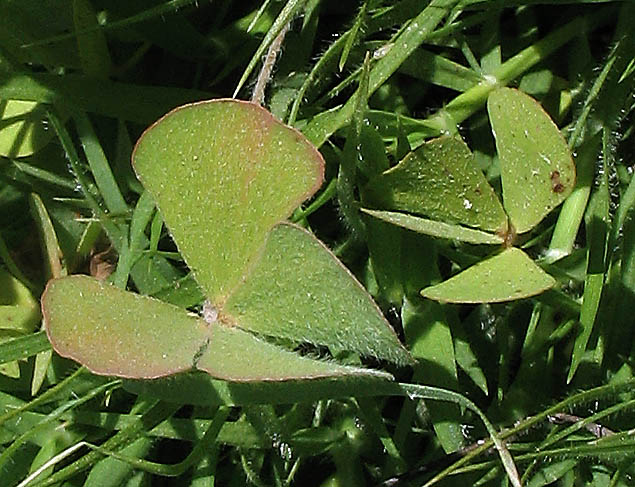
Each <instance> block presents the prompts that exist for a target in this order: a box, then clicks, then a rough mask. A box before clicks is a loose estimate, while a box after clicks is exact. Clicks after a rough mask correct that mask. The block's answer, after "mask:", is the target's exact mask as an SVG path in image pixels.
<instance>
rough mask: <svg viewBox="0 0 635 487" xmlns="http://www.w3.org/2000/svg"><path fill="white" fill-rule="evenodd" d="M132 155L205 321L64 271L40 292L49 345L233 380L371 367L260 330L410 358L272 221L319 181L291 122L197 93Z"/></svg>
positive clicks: (105, 363) (361, 300)
mask: <svg viewBox="0 0 635 487" xmlns="http://www.w3.org/2000/svg"><path fill="white" fill-rule="evenodd" d="M133 163H134V167H135V170H136V172H137V175H138V177H139V179H140V180H141V182H142V183H143V185H144V186H145V188H146V189H147V190H148V191H149V192H150V194H151V195H152V196H153V198H154V199H155V201H156V204H157V207H158V208H159V211H160V212H161V215H162V216H163V218H164V220H165V222H166V224H167V226H168V228H169V230H170V232H171V234H172V237H173V239H174V241H175V242H176V244H177V246H178V247H179V250H180V252H181V254H182V255H183V257H184V259H185V261H186V262H187V264H188V266H189V267H190V269H191V270H192V272H193V274H194V276H195V279H196V280H197V282H198V283H199V285H200V286H201V288H202V290H203V292H204V294H205V295H206V297H207V298H208V301H209V302H208V304H207V305H206V312H205V313H204V315H205V319H202V318H201V317H199V316H197V315H193V314H190V313H187V312H186V311H184V310H182V309H180V308H177V307H174V306H171V305H169V304H166V303H162V302H160V301H157V300H154V299H152V298H148V297H144V296H139V295H136V294H133V293H129V292H126V291H122V290H119V289H117V288H114V287H112V286H110V285H108V284H104V283H101V282H98V281H96V280H94V279H92V278H89V277H77V276H76V277H69V278H62V279H58V280H54V281H51V282H50V283H49V285H48V286H47V290H46V291H45V293H44V295H43V298H42V307H43V311H44V318H45V319H44V321H45V326H46V330H47V333H48V335H49V338H50V340H51V343H52V344H53V346H54V348H55V350H56V351H57V352H58V353H60V354H61V355H63V356H66V357H70V358H73V359H75V360H77V361H78V362H80V363H82V364H83V365H86V366H87V367H88V368H89V369H90V370H92V371H94V372H96V373H99V374H105V375H116V376H121V377H129V378H155V377H162V376H167V375H171V374H174V373H177V372H183V371H187V370H191V369H197V370H202V371H205V372H208V373H209V374H210V375H212V376H213V377H217V378H221V379H227V380H234V381H272V380H273V381H277V380H290V379H308V378H316V377H327V376H331V377H337V376H342V375H347V374H348V375H350V374H354V375H358V374H368V375H382V374H381V373H378V372H376V371H370V370H366V369H360V368H354V367H345V366H341V365H338V364H336V363H333V362H328V361H321V360H316V359H313V358H307V357H303V356H300V355H298V354H296V353H294V352H292V351H288V350H287V349H285V348H283V347H282V346H279V345H277V344H274V343H271V342H269V341H268V340H271V339H283V341H285V343H288V342H289V341H290V342H291V343H293V344H303V343H309V344H313V345H316V346H327V347H329V348H330V349H331V351H332V352H334V353H336V352H339V351H342V350H345V351H350V352H355V353H358V354H360V355H363V356H370V357H374V358H377V359H385V360H389V361H392V362H394V363H398V364H406V363H410V362H411V360H412V359H411V357H410V355H409V354H408V352H407V351H406V350H405V349H404V348H403V346H402V345H401V344H400V342H399V340H398V338H397V336H396V335H395V333H394V332H393V330H392V329H391V328H390V326H389V325H388V323H387V322H386V320H385V319H384V317H383V315H382V314H381V312H380V311H379V309H378V308H377V306H376V305H375V304H374V302H373V301H372V299H371V298H370V296H369V295H368V294H367V293H366V291H365V290H364V289H363V288H362V286H361V285H360V284H359V283H358V282H357V281H356V280H355V279H354V277H353V276H352V275H351V274H350V273H349V272H348V271H347V270H346V269H345V267H344V266H343V265H342V264H341V263H340V262H339V261H338V260H337V259H336V258H335V257H334V256H333V254H332V253H331V252H330V251H329V250H328V249H327V248H326V247H324V246H323V245H322V244H321V243H320V242H319V241H318V240H317V239H316V238H315V237H314V236H312V235H311V234H309V233H308V232H307V231H305V230H303V229H301V228H299V227H297V226H295V225H291V224H288V223H283V222H282V221H283V220H284V219H285V218H286V217H287V216H288V215H289V214H290V213H291V211H292V210H293V209H294V208H295V207H297V206H298V205H299V204H300V203H301V202H302V201H303V200H305V199H306V198H308V197H309V196H311V195H312V194H313V193H314V192H315V191H316V190H317V189H318V188H319V186H320V185H321V183H322V178H323V164H324V163H323V160H322V157H321V155H320V154H319V152H318V151H317V150H316V149H315V148H314V147H313V146H312V145H311V144H310V143H309V142H308V141H307V140H306V139H305V138H304V137H303V136H302V135H301V134H300V133H299V132H297V131H295V130H293V129H291V128H289V127H287V126H285V125H283V124H282V123H280V122H278V121H277V120H275V119H274V118H273V117H272V116H271V114H270V113H269V112H267V111H266V110H264V109H263V108H261V107H260V106H258V105H255V104H252V103H247V102H240V101H237V100H229V99H227V100H214V101H208V102H200V103H195V104H191V105H186V106H184V107H180V108H178V109H176V110H174V111H172V112H170V113H169V114H168V115H166V116H165V117H163V118H162V119H161V120H159V121H158V122H157V123H155V124H154V125H153V126H152V127H150V128H149V129H148V130H147V131H146V132H145V133H144V135H143V136H142V137H141V139H140V140H139V142H138V143H137V146H136V148H135V151H134V154H133ZM68 310H72V311H70V312H69V311H68ZM383 376H386V375H385V374H383Z"/></svg>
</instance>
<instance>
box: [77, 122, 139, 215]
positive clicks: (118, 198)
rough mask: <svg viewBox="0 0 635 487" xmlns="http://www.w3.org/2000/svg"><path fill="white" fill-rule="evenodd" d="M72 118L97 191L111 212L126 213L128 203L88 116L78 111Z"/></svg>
mask: <svg viewBox="0 0 635 487" xmlns="http://www.w3.org/2000/svg"><path fill="white" fill-rule="evenodd" d="M73 118H74V120H75V125H76V126H77V133H78V135H79V139H80V141H81V143H82V147H83V149H84V153H85V154H86V160H87V161H88V165H89V167H90V170H91V172H92V173H93V177H94V178H95V183H96V184H97V187H98V188H99V192H100V194H101V195H102V197H103V198H104V202H105V203H106V207H107V208H108V210H109V211H110V212H111V213H116V214H120V215H124V214H126V213H127V212H128V205H127V204H126V201H125V200H124V197H123V195H122V194H121V190H120V189H119V186H118V185H117V181H116V180H115V176H114V175H113V173H112V169H111V167H110V164H109V162H108V159H107V158H106V154H104V150H103V149H102V147H101V143H100V142H99V139H98V138H97V134H95V131H94V130H93V126H92V124H91V123H90V120H89V118H88V116H87V115H86V114H85V113H81V112H78V113H77V114H75V116H74V117H73Z"/></svg>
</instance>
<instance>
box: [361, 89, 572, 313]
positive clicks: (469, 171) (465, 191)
mask: <svg viewBox="0 0 635 487" xmlns="http://www.w3.org/2000/svg"><path fill="white" fill-rule="evenodd" d="M488 111H489V115H490V123H491V125H492V132H493V133H494V136H495V139H496V147H497V151H498V156H499V159H500V165H501V184H502V188H503V205H501V204H500V202H499V200H498V198H497V197H496V196H495V194H494V191H493V189H492V188H491V186H490V185H489V184H488V183H487V181H486V180H485V177H484V175H483V174H482V172H481V171H480V170H479V169H478V168H477V167H476V164H475V161H474V157H473V155H472V153H471V151H470V150H469V148H468V147H467V146H466V145H465V143H464V142H463V141H461V140H459V139H457V138H453V137H440V138H438V139H435V140H432V141H430V142H428V143H426V144H424V145H422V146H421V147H419V148H418V149H417V150H415V151H414V152H412V153H410V154H409V155H408V156H406V157H405V158H404V160H403V161H401V162H400V163H399V164H398V165H396V166H395V167H394V168H391V169H389V170H387V171H385V172H384V173H383V174H381V175H379V176H378V177H376V178H375V179H374V180H372V181H370V183H369V184H368V186H367V191H366V195H367V199H368V200H369V201H370V202H371V203H372V204H373V206H375V207H378V208H387V209H388V210H398V211H385V210H371V209H363V211H364V212H365V213H367V214H369V215H372V216H374V217H375V218H379V219H381V220H384V221H387V222H389V223H393V224H395V225H399V226H401V227H404V228H407V229H410V230H413V231H416V232H420V233H424V234H427V235H431V236H434V237H442V238H449V239H454V240H460V241H464V242H468V243H473V244H496V243H499V244H500V243H504V244H505V245H506V246H509V245H511V243H513V240H514V238H515V236H516V233H525V232H528V231H529V230H531V229H533V228H534V227H535V226H536V225H538V223H540V222H541V221H542V219H543V218H544V217H545V216H546V215H547V214H548V213H549V212H550V211H551V210H553V209H554V208H555V207H556V206H557V205H559V204H560V203H561V202H562V201H563V200H564V199H565V198H566V197H567V196H568V195H569V194H570V193H571V191H572V190H573V186H574V184H575V166H574V164H573V160H572V158H571V153H570V151H569V149H568V147H567V144H566V142H565V140H564V138H563V137H562V135H561V134H560V131H559V130H558V128H557V126H556V125H555V124H554V123H553V121H552V120H551V119H550V118H549V116H548V115H547V114H546V113H545V111H544V110H543V109H542V107H541V106H540V105H539V104H538V103H537V102H536V101H535V100H533V99H532V98H531V97H529V96H528V95H525V94H524V93H522V92H520V91H518V90H515V89H511V88H499V89H498V90H495V91H494V92H492V93H491V94H490V96H489V98H488ZM382 190H383V193H382ZM404 211H405V212H409V213H403V212H404ZM410 213H412V214H410ZM424 217H428V218H424ZM438 220H441V221H438ZM470 227H471V228H470ZM510 250H511V249H508V250H505V251H503V253H501V254H499V255H496V256H494V257H492V258H489V259H486V260H484V261H482V262H481V263H479V264H478V272H477V271H476V270H474V269H473V268H469V269H467V270H466V271H464V272H462V273H459V274H457V275H456V276H454V277H453V278H451V279H450V280H449V281H447V282H443V283H441V284H438V285H436V286H431V287H429V288H426V289H424V290H423V291H422V294H423V295H424V296H425V297H428V298H430V299H435V300H438V301H445V302H455V303H474V302H499V301H509V300H512V299H520V298H525V297H530V296H534V295H536V294H539V293H541V292H543V291H545V290H546V289H548V288H550V287H551V286H553V285H554V284H555V280H554V279H553V278H551V277H550V276H549V275H548V274H546V273H545V272H544V271H542V269H540V268H539V267H538V266H537V265H536V264H535V263H534V262H533V261H531V259H529V258H528V257H527V256H526V255H525V254H524V253H523V252H522V251H520V250H517V249H515V250H514V252H510ZM520 255H523V256H524V257H525V258H523V259H521V258H520V257H519V256H520ZM512 257H513V258H514V260H512ZM506 264H513V265H506ZM492 279H494V280H492ZM496 280H497V281H496Z"/></svg>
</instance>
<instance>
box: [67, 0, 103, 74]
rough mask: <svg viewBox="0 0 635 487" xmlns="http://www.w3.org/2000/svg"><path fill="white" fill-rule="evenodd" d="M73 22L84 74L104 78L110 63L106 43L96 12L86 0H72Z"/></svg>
mask: <svg viewBox="0 0 635 487" xmlns="http://www.w3.org/2000/svg"><path fill="white" fill-rule="evenodd" d="M73 22H74V24H75V31H76V32H77V33H78V34H77V47H78V52H79V59H80V61H81V63H82V69H83V71H84V74H86V75H88V76H94V77H96V78H106V77H107V76H108V75H109V74H110V70H111V64H112V63H111V61H110V54H109V52H108V44H107V43H106V37H105V36H104V33H103V32H102V31H101V30H100V29H99V27H100V26H99V23H98V22H97V14H96V12H95V10H94V9H93V6H92V5H91V4H90V2H89V1H88V0H73ZM80 32H84V33H80Z"/></svg>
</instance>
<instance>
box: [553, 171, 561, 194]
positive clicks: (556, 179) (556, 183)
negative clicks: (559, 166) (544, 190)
mask: <svg viewBox="0 0 635 487" xmlns="http://www.w3.org/2000/svg"><path fill="white" fill-rule="evenodd" d="M550 178H551V191H553V192H554V193H562V192H563V191H564V184H562V182H561V181H560V171H551V175H550Z"/></svg>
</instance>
